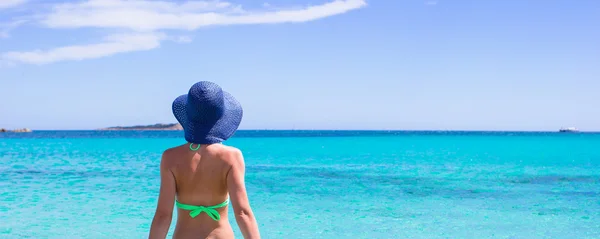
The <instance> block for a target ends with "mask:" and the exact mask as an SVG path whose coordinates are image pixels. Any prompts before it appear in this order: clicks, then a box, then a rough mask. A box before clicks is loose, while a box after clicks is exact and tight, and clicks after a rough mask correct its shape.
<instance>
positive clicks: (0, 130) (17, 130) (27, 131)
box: [0, 128, 32, 133]
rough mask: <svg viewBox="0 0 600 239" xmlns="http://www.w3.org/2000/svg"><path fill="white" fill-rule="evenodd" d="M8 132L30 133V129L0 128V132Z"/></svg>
mask: <svg viewBox="0 0 600 239" xmlns="http://www.w3.org/2000/svg"><path fill="white" fill-rule="evenodd" d="M8 132H11V133H31V132H32V130H31V129H28V128H22V129H14V130H8V129H5V128H0V133H8Z"/></svg>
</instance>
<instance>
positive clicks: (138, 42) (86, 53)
mask: <svg viewBox="0 0 600 239" xmlns="http://www.w3.org/2000/svg"><path fill="white" fill-rule="evenodd" d="M164 38H165V36H164V34H155V33H135V34H117V35H110V36H107V37H106V38H105V39H104V42H102V43H96V44H88V45H75V46H67V47H59V48H55V49H51V50H47V51H42V50H35V51H29V52H7V53H4V54H2V55H1V58H2V59H4V60H8V61H13V62H20V63H29V64H39V65H41V64H47V63H52V62H57V61H65V60H84V59H92V58H99V57H105V56H111V55H114V54H117V53H123V52H131V51H142V50H150V49H154V48H157V47H159V46H160V41H161V40H162V39H164Z"/></svg>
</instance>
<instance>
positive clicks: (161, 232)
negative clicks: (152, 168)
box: [148, 152, 176, 239]
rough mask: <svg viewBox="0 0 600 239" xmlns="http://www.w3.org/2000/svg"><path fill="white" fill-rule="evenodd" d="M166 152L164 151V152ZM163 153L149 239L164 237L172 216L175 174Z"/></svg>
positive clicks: (162, 238) (161, 238)
mask: <svg viewBox="0 0 600 239" xmlns="http://www.w3.org/2000/svg"><path fill="white" fill-rule="evenodd" d="M165 153H166V152H165ZM165 153H163V155H162V158H161V160H160V192H159V194H158V204H157V205H156V212H155V213H154V219H152V226H150V235H149V236H148V238H149V239H158V238H160V239H164V238H166V237H167V233H168V232H169V226H171V219H172V218H173V204H174V203H175V191H176V186H175V176H173V173H172V172H171V169H170V167H169V164H168V162H167V159H166V157H165Z"/></svg>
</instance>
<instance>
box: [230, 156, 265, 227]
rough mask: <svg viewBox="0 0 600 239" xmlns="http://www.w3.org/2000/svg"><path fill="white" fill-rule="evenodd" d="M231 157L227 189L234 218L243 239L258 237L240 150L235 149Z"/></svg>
mask: <svg viewBox="0 0 600 239" xmlns="http://www.w3.org/2000/svg"><path fill="white" fill-rule="evenodd" d="M231 157H232V160H231V162H232V163H231V169H229V172H228V173H227V190H228V191H229V198H230V201H231V205H232V206H233V211H234V213H235V220H236V221H237V224H238V226H239V228H240V231H242V235H243V236H244V239H259V238H260V233H259V231H258V224H257V223H256V218H254V213H252V208H250V202H249V200H248V195H247V193H246V185H245V180H244V177H245V171H246V166H245V164H244V157H243V156H242V152H240V151H239V150H237V149H236V150H234V151H233V152H232V153H231Z"/></svg>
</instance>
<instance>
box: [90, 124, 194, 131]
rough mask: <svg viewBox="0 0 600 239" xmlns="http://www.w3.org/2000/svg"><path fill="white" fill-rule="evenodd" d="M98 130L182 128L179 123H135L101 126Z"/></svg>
mask: <svg viewBox="0 0 600 239" xmlns="http://www.w3.org/2000/svg"><path fill="white" fill-rule="evenodd" d="M99 130H183V127H181V124H178V123H177V124H153V125H135V126H114V127H108V128H102V129H99Z"/></svg>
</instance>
